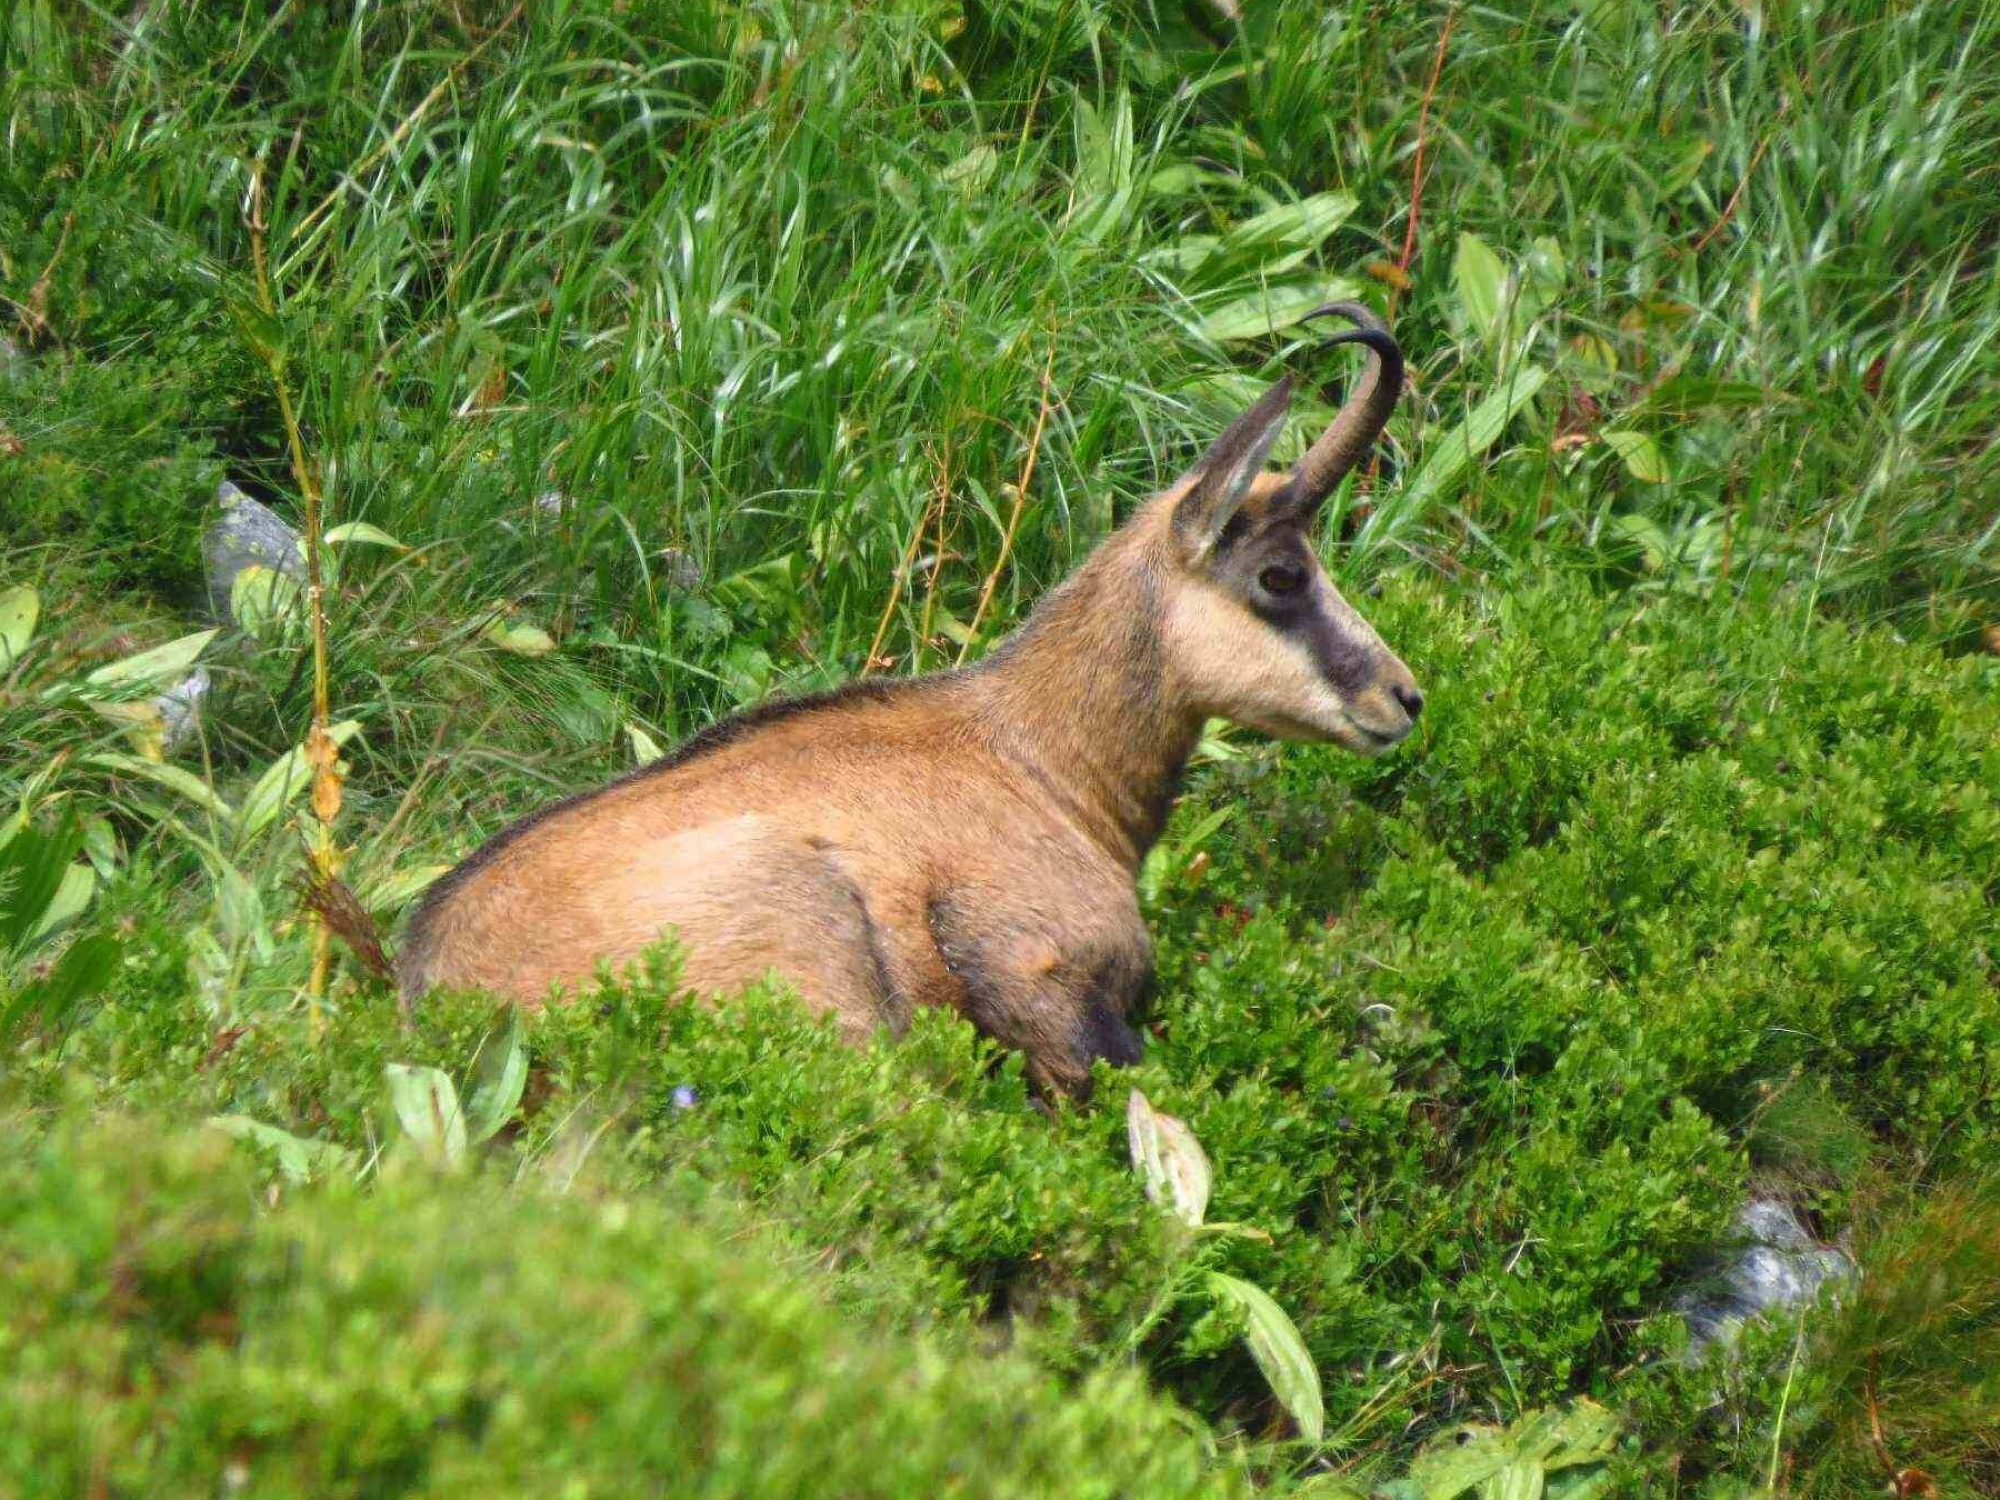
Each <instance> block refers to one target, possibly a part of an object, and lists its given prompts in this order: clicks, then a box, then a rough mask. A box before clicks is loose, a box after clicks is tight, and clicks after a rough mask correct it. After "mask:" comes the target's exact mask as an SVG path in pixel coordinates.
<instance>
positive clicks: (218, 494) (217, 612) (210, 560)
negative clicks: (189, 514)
mask: <svg viewBox="0 0 2000 1500" xmlns="http://www.w3.org/2000/svg"><path fill="white" fill-rule="evenodd" d="M215 499H216V504H217V505H218V506H219V507H220V514H218V515H217V516H216V518H215V520H214V521H212V522H211V523H210V524H209V528H208V530H207V532H205V533H204V534H203V536H202V539H201V555H202V560H203V562H205V563H206V564H207V567H208V607H209V612H210V613H211V614H212V615H213V616H214V617H215V618H216V619H217V620H220V621H222V622H223V623H224V624H230V625H233V624H235V623H237V622H236V619H235V617H234V615H233V614H231V612H230V607H229V595H230V590H231V589H232V588H233V587H234V586H235V583H236V575H237V574H238V573H241V572H242V571H243V570H244V569H245V568H251V567H261V568H269V569H271V571H272V572H274V573H282V574H284V575H285V576H286V577H289V578H300V577H303V576H304V574H305V556H304V553H303V552H302V551H301V549H300V541H299V534H298V533H297V532H296V531H294V530H293V529H292V528H291V527H290V526H289V525H288V524H287V523H286V521H285V519H284V518H283V517H282V516H280V515H279V514H278V513H277V512H276V511H274V510H272V509H271V508H270V507H269V506H268V505H263V504H260V503H259V502H257V501H255V500H252V499H251V498H250V497H249V496H248V495H246V494H244V493H243V491H241V490H239V489H238V488H237V487H236V486H235V485H233V484H231V483H230V482H229V481H228V480H226V479H225V480H223V481H222V483H221V484H220V485H218V486H217V487H216V491H215Z"/></svg>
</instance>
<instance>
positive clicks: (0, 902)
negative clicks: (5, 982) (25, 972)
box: [0, 809, 83, 959]
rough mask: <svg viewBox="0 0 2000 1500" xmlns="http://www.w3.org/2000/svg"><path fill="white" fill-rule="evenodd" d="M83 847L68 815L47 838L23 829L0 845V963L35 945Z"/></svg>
mask: <svg viewBox="0 0 2000 1500" xmlns="http://www.w3.org/2000/svg"><path fill="white" fill-rule="evenodd" d="M82 847H83V834H82V831H81V830H80V829H78V827H77V825H76V819H75V818H74V816H72V815H71V814H70V813H69V812H68V810H67V809H65V811H64V813H63V816H62V817H61V819H60V820H59V821H58V822H57V823H56V825H55V826H54V827H53V828H50V829H48V830H47V831H46V832H45V831H43V830H42V829H40V828H37V827H36V826H35V825H34V824H33V823H24V824H23V825H22V826H21V828H20V829H19V830H17V831H16V832H15V834H14V836H13V837H12V838H10V839H8V840H7V842H6V844H5V845H0V959H4V958H6V957H8V956H9V955H11V956H14V957H19V956H20V955H21V954H23V953H26V952H27V951H28V950H29V949H30V948H32V947H33V946H34V945H35V938H36V935H37V934H38V933H39V932H41V931H42V930H43V928H44V920H43V919H44V917H45V916H46V914H47V912H48V910H49V908H50V907H51V906H53V905H54V904H55V903H56V902H57V901H58V900H60V899H61V893H62V888H63V884H64V882H66V881H69V880H71V878H72V877H71V875H70V873H69V872H70V865H71V862H72V861H73V860H74V859H75V858H76V855H77V851H78V850H79V849H81V848H82Z"/></svg>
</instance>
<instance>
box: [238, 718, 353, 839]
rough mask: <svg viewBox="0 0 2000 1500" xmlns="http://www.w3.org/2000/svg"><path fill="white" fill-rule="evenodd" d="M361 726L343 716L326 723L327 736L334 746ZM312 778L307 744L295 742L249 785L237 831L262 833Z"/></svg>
mask: <svg viewBox="0 0 2000 1500" xmlns="http://www.w3.org/2000/svg"><path fill="white" fill-rule="evenodd" d="M360 727H361V721H360V720H359V719H342V720H340V722H339V723H337V724H330V725H328V726H327V731H326V732H327V737H328V738H329V739H331V740H332V741H333V742H334V744H336V745H344V744H346V743H347V742H348V741H349V740H351V739H353V738H354V733H355V731H356V730H358V729H359V728H360ZM311 781H312V767H311V765H309V764H308V763H307V761H306V747H305V746H304V745H294V746H293V747H292V748H291V749H290V750H287V751H286V752H285V753H284V754H283V755H281V756H279V757H278V758H277V759H276V760H275V761H273V762H272V763H271V764H270V765H269V766H267V767H266V768H265V770H264V774H263V775H262V776H259V777H258V778H257V784H256V785H255V786H253V787H251V788H250V795H249V796H247V797H245V798H244V799H243V806H242V808H241V809H240V810H239V811H238V813H237V815H236V822H237V832H238V834H239V835H240V836H241V837H243V838H246V839H247V838H249V837H251V836H252V835H253V834H256V833H259V832H261V831H262V830H263V829H265V828H267V827H268V826H270V824H271V822H272V820H273V819H275V818H276V817H277V816H278V814H279V813H281V812H283V811H284V810H285V804H286V803H287V802H289V801H291V799H292V798H293V797H295V796H297V795H298V794H299V793H300V792H302V791H304V790H305V789H306V787H307V786H308V785H309V784H310V783H311Z"/></svg>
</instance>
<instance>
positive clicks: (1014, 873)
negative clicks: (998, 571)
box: [401, 391, 1422, 1091]
mask: <svg viewBox="0 0 2000 1500" xmlns="http://www.w3.org/2000/svg"><path fill="white" fill-rule="evenodd" d="M1282 395H1283V392H1282V391H1280V392H1279V393H1277V396H1278V398H1279V399H1275V400H1273V399H1267V401H1266V402H1261V403H1259V407H1258V408H1256V409H1253V412H1252V413H1250V414H1247V415H1246V417H1245V419H1244V420H1243V421H1241V422H1239V423H1238V424H1237V426H1236V427H1235V428H1232V429H1231V433H1230V434H1225V436H1224V439H1223V440H1222V441H1221V442H1219V443H1218V444H1217V446H1216V448H1215V449H1212V450H1211V452H1210V455H1209V456H1208V458H1207V459H1205V460H1204V465H1203V466H1202V467H1200V468H1198V469H1197V471H1196V473H1195V474H1194V475H1192V476H1190V477H1189V478H1187V479H1184V480H1182V481H1181V482H1180V483H1179V484H1178V485H1176V486H1175V487H1174V488H1173V489H1171V490H1169V491H1167V492H1166V493H1165V494H1162V495H1160V496H1158V497H1156V498H1155V499H1154V500H1153V501H1152V502H1150V503H1149V504H1148V505H1147V506H1145V507H1144V508H1143V509H1142V510H1141V511H1140V512H1139V513H1138V514H1137V515H1136V516H1135V517H1134V518H1133V519H1132V520H1131V521H1130V522H1128V523H1127V524H1126V525H1125V526H1124V527H1123V528H1121V529H1120V530H1119V531H1118V532H1117V533H1116V534H1114V535H1113V536H1112V537H1111V538H1110V539H1109V540H1108V541H1107V542H1106V543H1105V544H1104V545H1103V546H1102V547H1100V548H1099V549H1098V551H1097V552H1096V553H1095V554H1094V555H1093V556H1092V557H1091V558H1090V559H1089V560H1088V561H1086V562H1085V564H1084V565H1083V566H1082V567H1081V568H1080V569H1079V570H1078V571H1077V572H1076V573H1075V574H1074V575H1073V576H1072V577H1071V578H1070V579H1069V580H1068V581H1067V582H1066V583H1065V584H1063V585H1062V587H1060V588H1059V589H1057V590H1055V591H1054V592H1053V593H1052V594H1051V595H1050V596H1049V597H1048V598H1047V599H1046V600H1044V601H1043V603H1042V605H1041V606H1040V608H1039V609H1037V610H1036V612H1035V613H1034V615H1033V616H1032V618H1031V619H1030V620H1029V621H1028V623H1027V624H1026V625H1025V626H1024V627H1023V628H1022V629H1021V631H1020V632H1018V633H1017V634H1016V635H1015V636H1014V637H1013V638H1012V639H1011V640H1009V641H1008V642H1006V643H1005V644H1004V645H1002V646H1001V647H1000V648H999V649H998V650H996V651H995V652H993V653H992V655H990V656H989V657H988V658H987V659H986V660H985V661H984V662H982V663H981V664H980V665H979V666H977V667H973V668H970V669H968V670H964V671H958V672H950V673H944V674H940V675H936V676H931V677H921V678H915V679H910V680H908V681H904V682H900V683H895V684H880V683H868V684H863V685H860V686H857V687H855V688H851V689H848V690H845V691H842V692H839V693H835V694H831V695H828V696H826V697H824V698H821V699H815V700H808V701H805V702H802V703H798V704H795V705H782V704H781V705H777V706H775V707H768V708H765V709H762V710H756V711H753V712H752V713H750V714H748V715H745V716H741V717H739V718H738V719H735V720H728V721H724V723H723V724H722V725H719V726H717V728H715V729H713V730H710V731H707V732H705V733H704V734H702V735H699V736H697V737H696V738H695V739H694V740H692V741H690V742H689V743H688V745H687V746H685V747H684V748H683V749H682V750H681V751H680V752H679V753H677V754H676V755H674V756H672V757H670V758H669V759H667V760H665V761H662V762H660V763H657V764H656V765H655V766H652V767H648V768H647V769H645V770H643V771H640V772H638V773H636V774H634V775H632V776H628V777H626V778H625V779H624V780H622V781H619V782H615V783H613V784H612V785H610V786H608V787H605V788H603V789H601V790H599V791H596V792H593V793H590V794H587V795H585V796H583V797H580V798H574V799H571V800H570V801H568V802H566V803H560V804H557V805H556V806H555V807H554V808H552V809H549V810H547V811H545V812H543V813H541V814H538V815H536V816H534V817H532V818H529V819H527V820H525V821H524V822H522V823H520V824H517V825H515V827H513V828H512V829H509V830H507V831H505V832H503V833H502V834H500V835H499V836H498V837H497V838H496V839H494V840H493V841H492V842H490V843H489V844H488V845H487V846H486V847H485V848H484V849H482V850H481V851H480V852H479V853H477V854H475V855H474V856H473V857H472V858H471V859H470V860H468V861H467V862H466V864H465V865H463V866H461V867H460V869H459V870H457V871H454V872H453V874H451V875H450V876H447V877H446V878H445V879H444V880H443V881H441V882H440V883H439V884H438V886H436V887H434V888H433V889H432V891H431V892H430V893H429V895H428V896H427V897H426V899H425V901H424V904H423V906H422V908H421V909H420V910H419V912H418V913H417V916H416V918H415V920H414V921H413V923H412V925H411V929H410V935H409V940H408V942H407V944H406V945H405V948H404V952H403V955H402V959H401V982H402V985H403V988H404V991H405V993H406V994H414V993H417V992H421V991H422V990H424V989H426V988H428V987H429V986H431V985H436V984H446V985H452V986H468V987H469V986H478V987H484V988H488V989H492V990H495V991H497V992H499V993H502V994H505V995H510V996H513V997H515V998H516V999H518V1000H520V1001H522V1002H524V1003H529V1004H534V1003H538V1002H540V1001H541V1000H542V999H543V998H545V997H546V996H548V995H549V994H551V993H552V991H553V990H554V989H555V988H556V987H559V986H573V985H574V984H575V983H576V982H578V981H579V980H581V979H583V978H585V977H586V976H588V974H589V973H590V972H591V970H592V969H593V967H594V966H595V964H596V963H597V962H598V961H599V960H601V959H608V960H611V961H612V962H614V963H617V962H620V961H623V960H627V959H630V958H632V957H633V956H635V955H636V954H637V953H638V952H639V951H640V950H641V949H642V948H644V947H646V946H647V945H648V944H650V943H652V942H654V941H656V940H657V939H658V938H660V937H661V936H662V935H663V934H664V933H667V932H674V933H677V934H678V935H679V937H680V939H681V942H682V944H683V945H684V947H685V949H686V954H687V968H686V981H687V983H688V985H689V986H690V987H691V988H692V989H693V990H694V991H695V992H696V993H698V994H701V995H704V996H713V995H716V994H719V993H724V992H727V991H730V990H734V989H738V988H740V987H742V986H743V985H745V984H746V983H748V982H750V981H753V980H755V979H758V978H759V977H761V976H763V975H765V974H766V973H769V972H775V973H777V974H778V975H780V976H782V977H783V978H784V979H786V980H788V981H789V982H790V983H792V984H793V985H795V986H796V987H797V988H798V990H799V992H800V993H801V994H802V995H803V997H804V998H805V1000H806V1002H807V1003H808V1004H810V1005H812V1006H814V1007H816V1008H818V1009H821V1010H824V1011H830V1012H832V1013H833V1014H834V1015H835V1016H837V1017H838V1019H839V1023H840V1026H841V1029H842V1031H843V1032H844V1033H845V1034H846V1035H847V1036H849V1037H851V1038H855V1039H859V1038H862V1037H865V1036H867V1035H869V1034H870V1033H872V1032H874V1031H875V1030H877V1029H878V1028H886V1029H887V1030H889V1031H890V1032H892V1033H894V1032H900V1031H901V1030H902V1028H903V1027H904V1026H905V1025H906V1024H907V1023H908V1021H909V1019H910V1016H911V1014H912V1012H913V1011H914V1010H915V1009H916V1008H917V1007H918V1006H925V1005H948V1006H952V1007H954V1008H956V1009H957V1010H959V1011H961V1012H962V1013H964V1014H965V1015H966V1016H968V1017H969V1018H970V1019H971V1020H972V1021H973V1022H974V1024H976V1025H977V1026H978V1027H979V1028H980V1029H981V1030H982V1031H984V1032H986V1033H987V1034H988V1035H990V1036H992V1037H994V1038H995V1039H996V1040H998V1041H999V1042H1001V1043H1002V1044H1004V1045H1006V1046H1009V1047H1015V1048H1019V1049H1021V1050H1022V1051H1023V1052H1025V1053H1026V1054H1027V1059H1028V1066H1029V1071H1030V1074H1031V1076H1032V1077H1033V1078H1034V1079H1035V1080H1036V1081H1037V1082H1038V1083H1039V1084H1040V1085H1042V1086H1044V1087H1051V1088H1056V1089H1061V1090H1067V1091H1076V1090H1079V1089H1081V1087H1082V1086H1083V1085H1085V1084H1086V1083H1087V1082H1088V1078H1089V1072H1090V1067H1091V1063H1092V1061H1093V1059H1095V1058H1097V1057H1109V1058H1111V1059H1112V1060H1114V1061H1121V1062H1122V1061H1130V1060H1133V1059H1135V1058H1136V1057H1137V1056H1138V1050H1139V1049H1138V1042H1137V1039H1136V1037H1135V1036H1134V1034H1133V1032H1132V1031H1131V1029H1130V1027H1129V1025H1128V1022H1127V1016H1128V1014H1129V1012H1130V1009H1131V1007H1132V1005H1133V1003H1134V1002H1135V1000H1136V999H1137V998H1138V996H1139V995H1140V994H1141V993H1142V992H1143V990H1144V989H1145V987H1146V985H1147V984H1148V982H1149V979H1150V974H1151V942H1150V939H1149V937H1148V935H1147V932H1146V928H1145V924H1144V923H1143V921H1142V920H1141V918H1140V914H1139V907H1138V902H1137V900H1136V898H1135V896H1134V893H1133V877H1134V875H1135V873H1136V872H1137V870H1138V866H1139V862H1140V861H1141V860H1142V859H1143V858H1144V857H1145V854H1146V851H1147V850H1148V848H1149V847H1150V846H1151V845H1152V843H1153V841H1154V840H1155V838H1157V836H1158V834H1159V832H1160V829H1161V826H1162V824H1163V823H1164V821H1165V819H1166V815H1167V812H1168V810H1169V808H1170V807H1171V804H1172V800H1173V796H1174V792H1175V789H1176V786H1177V784H1178V781H1179V777H1180V773H1181V769H1182V767H1183V765H1184V763H1185V762H1186V759H1187V756H1188V754H1189V752H1190V751H1191V750H1192V748H1193V746H1194V743H1195V740H1196V738H1197V736H1198V734H1199V732H1200V729H1201V725H1202V724H1203V722H1204V721H1205V720H1206V719H1207V718H1210V717H1213V716H1222V715H1226V716H1229V717H1232V718H1235V719H1237V720H1239V721H1241V722H1244V723H1247V724H1250V725H1252V726H1254V727H1258V728H1263V729H1267V730H1269V731H1271V732H1273V733H1277V734H1280V735H1283V736H1286V737H1291V738H1315V739H1326V738H1332V739H1338V740H1341V741H1342V742H1343V743H1346V744H1349V745H1350V746H1351V747H1353V748H1355V749H1358V750H1361V751H1363V752H1365V753H1374V752H1376V751H1379V750H1381V749H1383V748H1386V747H1387V746H1388V745H1389V744H1392V743H1394V742H1395V741H1396V740H1397V739H1400V738H1401V737H1402V735H1403V734H1404V733H1406V732H1407V730H1408V728H1409V723H1410V719H1409V713H1412V712H1414V711H1415V707H1414V705H1420V704H1421V701H1422V700H1421V696H1420V695H1418V694H1417V693H1416V690H1415V684H1414V682H1413V681H1412V679H1411V678H1410V674H1409V672H1408V669H1407V668H1405V667H1404V666H1403V664H1402V663H1401V662H1400V661H1398V660H1397V659H1396V658H1395V656H1394V655H1392V654H1391V653H1390V652H1389V651H1388V650H1387V648H1386V647H1384V646H1383V645H1382V643H1381V641H1380V640H1379V639H1378V638H1377V637H1376V636H1375V634H1374V632H1373V631H1372V630H1370V629H1369V628H1368V627H1367V625H1366V624H1364V623H1363V622H1362V621H1361V620H1360V618H1359V616H1357V615H1355V614H1354V612H1353V611H1352V610H1351V609H1350V608H1348V606H1347V605H1346V603H1345V601H1343V600H1341V599H1340V598H1339V596H1338V594H1337V593H1335V592H1334V591H1333V586H1332V584H1331V583H1330V582H1329V581H1328V580H1327V579H1326V576H1325V574H1324V572H1323V570H1321V569H1320V567H1319V564H1318V562H1317V560H1316V559H1314V558H1313V557H1312V554H1311V551H1310V547H1309V545H1308V544H1307V541H1306V535H1307V532H1306V528H1307V527H1309V525H1310V520H1311V516H1310V513H1309V511H1308V512H1307V513H1306V514H1305V515H1304V516H1303V517H1300V516H1299V515H1297V514H1288V513H1287V512H1286V508H1285V505H1284V501H1285V498H1286V496H1285V480H1284V478H1283V476H1279V475H1265V474H1255V475H1254V477H1253V474H1252V472H1251V471H1253V470H1257V469H1261V466H1262V462H1263V457H1264V453H1265V452H1266V451H1268V448H1269V445H1270V441H1271V439H1272V438H1274V437H1275V435H1276V428H1277V424H1278V423H1279V422H1281V421H1282V418H1283V410H1284V405H1283V400H1282ZM1267 407H1269V408H1271V409H1270V410H1266V409H1265V408H1267ZM1253 419H1254V420H1253ZM1246 424H1247V425H1246ZM1239 429H1241V430H1239ZM1232 444H1233V446H1231V445H1232ZM1232 466H1233V473H1232V472H1225V471H1228V470H1231V469H1232ZM1271 558H1279V559H1290V560H1291V561H1293V562H1295V563H1297V564H1298V565H1299V566H1302V567H1305V568H1308V569H1309V571H1310V585H1311V586H1310V590H1309V591H1308V592H1309V598H1308V599H1307V601H1306V603H1309V605H1310V616H1311V618H1310V620H1309V621H1308V622H1307V626H1306V627H1293V626H1287V627H1286V628H1285V629H1282V630H1281V629H1279V628H1276V627H1274V626H1273V624H1271V623H1270V621H1269V620H1268V619H1266V618H1263V617H1260V615H1259V613H1258V612H1257V610H1258V608H1262V607H1263V605H1261V604H1258V603H1257V599H1258V597H1259V596H1257V594H1256V589H1257V587H1258V585H1256V584H1255V583H1254V582H1252V581H1246V580H1248V579H1254V577H1256V576H1258V574H1257V570H1258V569H1259V568H1266V567H1268V566H1269V559H1271ZM1245 569H1248V570H1250V571H1249V572H1248V573H1245V572H1244V570H1245ZM1232 570H1233V571H1232ZM1239 575H1241V576H1239ZM1246 600H1248V601H1250V602H1246ZM1265 603H1266V604H1267V603H1268V601H1265ZM1301 607H1302V608H1303V607H1305V606H1304V605H1303V604H1302V605H1301ZM1405 704H1410V705H1412V706H1411V707H1410V708H1409V710H1408V712H1406V711H1405V708H1404V706H1403V705H1405Z"/></svg>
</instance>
